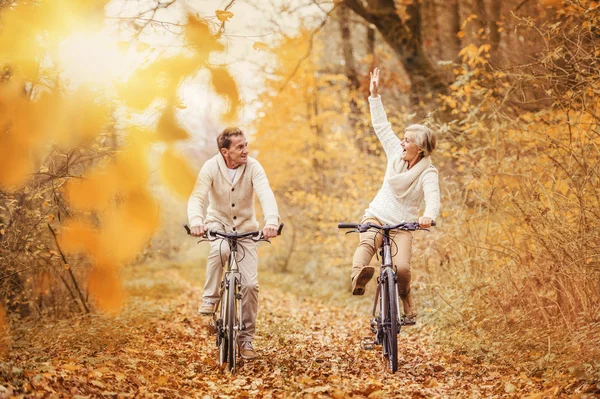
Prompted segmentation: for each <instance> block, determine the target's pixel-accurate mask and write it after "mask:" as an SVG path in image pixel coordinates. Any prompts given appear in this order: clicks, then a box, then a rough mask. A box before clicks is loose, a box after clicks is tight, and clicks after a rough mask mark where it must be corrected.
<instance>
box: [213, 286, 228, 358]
mask: <svg viewBox="0 0 600 399" xmlns="http://www.w3.org/2000/svg"><path fill="white" fill-rule="evenodd" d="M227 292H228V290H226V289H223V290H222V292H221V301H220V302H219V303H220V305H219V308H220V309H219V320H217V322H216V325H217V344H218V346H219V366H223V365H224V364H225V363H227V351H228V342H227V334H225V318H226V315H227V305H226V303H225V298H226V296H227Z"/></svg>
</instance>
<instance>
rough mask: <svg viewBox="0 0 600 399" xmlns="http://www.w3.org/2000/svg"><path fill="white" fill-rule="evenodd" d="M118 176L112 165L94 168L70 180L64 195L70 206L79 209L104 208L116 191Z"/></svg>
mask: <svg viewBox="0 0 600 399" xmlns="http://www.w3.org/2000/svg"><path fill="white" fill-rule="evenodd" d="M119 178H120V176H119V173H118V171H117V169H116V168H115V167H114V165H113V166H109V167H106V168H98V169H95V170H93V171H91V172H90V173H89V174H88V175H87V176H85V177H84V178H82V179H74V180H71V181H70V182H69V183H68V184H67V188H66V197H67V199H68V201H69V203H70V204H71V206H73V207H75V208H78V209H80V210H93V209H102V208H105V207H106V206H108V204H109V202H110V200H111V199H112V198H113V195H114V194H115V192H116V191H117V188H118V182H119Z"/></svg>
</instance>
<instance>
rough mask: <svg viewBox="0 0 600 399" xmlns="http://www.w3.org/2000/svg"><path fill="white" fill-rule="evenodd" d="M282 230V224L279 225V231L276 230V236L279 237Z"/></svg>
mask: <svg viewBox="0 0 600 399" xmlns="http://www.w3.org/2000/svg"><path fill="white" fill-rule="evenodd" d="M282 230H283V223H280V224H279V230H277V235H278V236H280V235H281V231H282Z"/></svg>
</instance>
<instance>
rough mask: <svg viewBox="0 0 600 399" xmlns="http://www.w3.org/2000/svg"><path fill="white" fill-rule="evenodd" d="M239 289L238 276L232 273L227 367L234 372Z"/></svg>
mask: <svg viewBox="0 0 600 399" xmlns="http://www.w3.org/2000/svg"><path fill="white" fill-rule="evenodd" d="M237 291H238V280H237V276H236V275H235V274H232V275H231V279H230V280H229V290H227V341H228V347H227V358H228V362H227V368H228V369H229V371H231V372H232V373H234V372H235V366H236V343H237V342H236V341H237V335H238V325H237V324H238V323H237V319H238V317H237V306H236V303H235V298H236V294H237Z"/></svg>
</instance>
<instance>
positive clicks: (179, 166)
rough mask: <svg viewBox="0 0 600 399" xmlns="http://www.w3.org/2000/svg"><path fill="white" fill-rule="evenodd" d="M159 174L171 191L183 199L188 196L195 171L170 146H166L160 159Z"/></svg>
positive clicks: (192, 185) (194, 179)
mask: <svg viewBox="0 0 600 399" xmlns="http://www.w3.org/2000/svg"><path fill="white" fill-rule="evenodd" d="M160 176H161V178H162V181H163V183H164V184H165V185H166V186H167V187H169V188H170V189H171V191H173V192H174V193H175V194H177V195H178V196H180V197H181V198H183V199H187V198H189V196H190V194H191V193H192V189H193V188H194V182H195V181H196V173H195V172H194V170H193V169H192V168H191V166H190V164H189V163H188V162H187V161H186V160H185V159H183V158H182V157H181V156H180V155H179V154H177V153H176V152H175V150H174V149H172V148H168V149H167V150H166V151H165V152H164V153H163V155H162V157H161V159H160Z"/></svg>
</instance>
